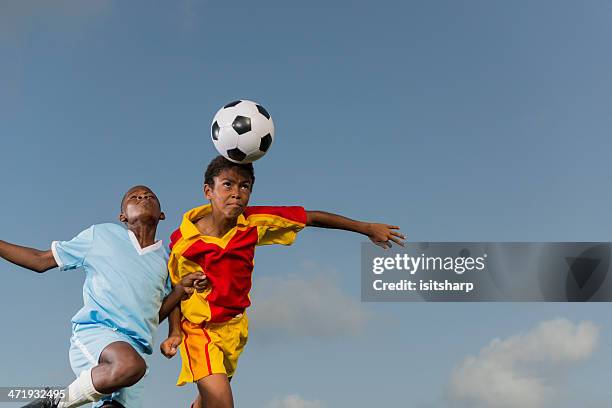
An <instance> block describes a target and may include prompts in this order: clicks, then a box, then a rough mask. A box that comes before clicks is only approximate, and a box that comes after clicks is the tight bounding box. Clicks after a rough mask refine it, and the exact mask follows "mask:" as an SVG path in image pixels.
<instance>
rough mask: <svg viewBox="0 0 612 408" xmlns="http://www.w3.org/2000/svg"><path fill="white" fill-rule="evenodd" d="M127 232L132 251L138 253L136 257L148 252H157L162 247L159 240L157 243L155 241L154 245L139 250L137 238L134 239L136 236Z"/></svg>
mask: <svg viewBox="0 0 612 408" xmlns="http://www.w3.org/2000/svg"><path fill="white" fill-rule="evenodd" d="M127 232H128V236H129V237H130V241H131V242H132V245H133V246H134V249H136V252H138V255H144V254H148V253H149V252H152V251H157V250H158V249H159V248H161V247H162V241H161V240H159V241H155V243H154V244H151V245H149V246H148V247H144V248H141V247H140V242H138V238H136V234H134V233H133V232H132V231H130V230H127Z"/></svg>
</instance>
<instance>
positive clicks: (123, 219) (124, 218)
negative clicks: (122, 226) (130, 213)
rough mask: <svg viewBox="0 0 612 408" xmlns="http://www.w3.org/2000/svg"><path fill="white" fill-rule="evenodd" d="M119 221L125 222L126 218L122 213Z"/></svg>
mask: <svg viewBox="0 0 612 408" xmlns="http://www.w3.org/2000/svg"><path fill="white" fill-rule="evenodd" d="M119 221H121V222H127V217H126V216H125V214H124V213H121V214H119Z"/></svg>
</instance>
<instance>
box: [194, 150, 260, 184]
mask: <svg viewBox="0 0 612 408" xmlns="http://www.w3.org/2000/svg"><path fill="white" fill-rule="evenodd" d="M226 169H236V170H238V171H239V172H240V173H241V174H242V175H244V176H247V177H249V178H250V179H251V189H252V188H253V184H255V169H254V168H253V163H244V164H240V163H234V162H232V161H229V160H227V159H226V158H225V157H223V156H217V157H215V158H214V159H212V160H211V162H210V163H209V164H208V167H207V168H206V172H205V173H204V184H208V185H209V186H210V187H213V186H214V184H215V180H214V178H215V177H218V176H219V174H221V172H222V171H223V170H226Z"/></svg>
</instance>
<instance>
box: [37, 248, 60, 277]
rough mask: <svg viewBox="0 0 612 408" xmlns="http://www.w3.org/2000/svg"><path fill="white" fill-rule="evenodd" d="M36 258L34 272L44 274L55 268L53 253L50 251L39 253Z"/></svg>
mask: <svg viewBox="0 0 612 408" xmlns="http://www.w3.org/2000/svg"><path fill="white" fill-rule="evenodd" d="M37 258H38V259H37V262H36V265H35V267H34V271H35V272H38V273H44V272H47V271H48V270H49V269H53V268H56V267H57V262H55V258H54V257H53V252H51V251H41V252H40V254H39V255H38V257H37Z"/></svg>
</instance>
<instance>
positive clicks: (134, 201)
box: [119, 186, 166, 225]
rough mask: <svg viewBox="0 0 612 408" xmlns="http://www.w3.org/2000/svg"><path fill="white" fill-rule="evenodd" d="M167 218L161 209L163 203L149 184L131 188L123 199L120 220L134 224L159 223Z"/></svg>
mask: <svg viewBox="0 0 612 408" xmlns="http://www.w3.org/2000/svg"><path fill="white" fill-rule="evenodd" d="M165 218H166V215H165V214H164V213H163V212H162V211H161V204H160V203H159V199H158V198H157V196H156V195H155V193H154V192H153V191H152V190H151V189H150V188H149V187H147V186H134V187H132V188H130V189H129V190H128V191H127V192H126V193H125V195H124V196H123V199H122V200H121V213H120V214H119V221H121V222H124V223H127V224H134V223H135V222H140V223H151V224H154V225H157V224H158V223H159V221H160V220H163V219H165Z"/></svg>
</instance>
